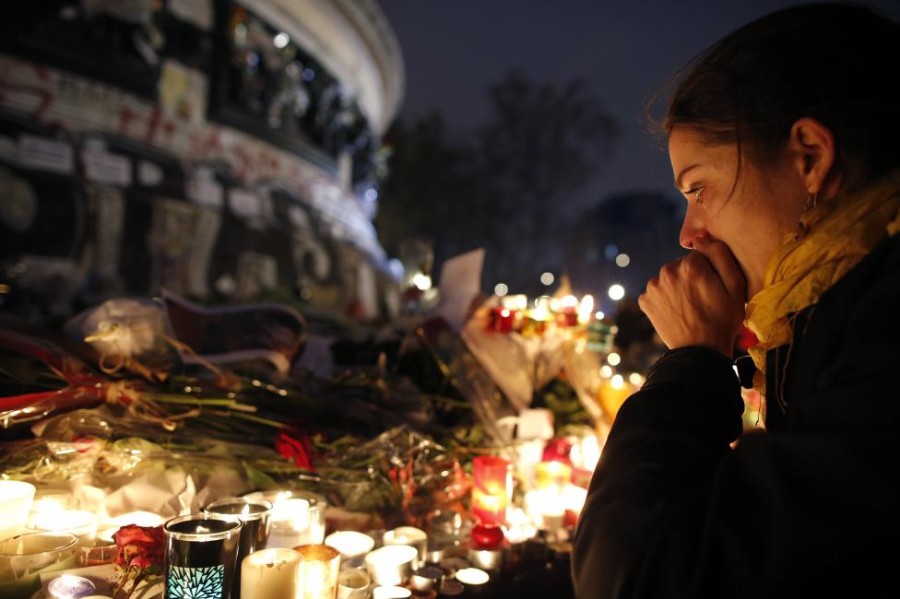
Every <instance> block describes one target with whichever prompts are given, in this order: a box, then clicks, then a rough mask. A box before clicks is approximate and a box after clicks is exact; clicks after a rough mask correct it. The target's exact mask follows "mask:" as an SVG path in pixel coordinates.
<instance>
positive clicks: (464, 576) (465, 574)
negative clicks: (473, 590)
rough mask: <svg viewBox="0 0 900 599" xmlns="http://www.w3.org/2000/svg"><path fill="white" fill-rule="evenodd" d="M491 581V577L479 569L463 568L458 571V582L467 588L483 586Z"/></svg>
mask: <svg viewBox="0 0 900 599" xmlns="http://www.w3.org/2000/svg"><path fill="white" fill-rule="evenodd" d="M490 579H491V576H490V575H489V574H488V573H487V572H485V571H484V570H481V569H479V568H463V569H462V570H457V571H456V580H458V581H460V582H461V583H463V584H464V585H466V586H481V585H483V584H486V583H487V581H488V580H490Z"/></svg>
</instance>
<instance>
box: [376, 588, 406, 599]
mask: <svg viewBox="0 0 900 599" xmlns="http://www.w3.org/2000/svg"><path fill="white" fill-rule="evenodd" d="M406 597H412V591H411V590H409V589H406V588H403V587H398V586H378V587H375V588H374V589H372V599H405V598H406Z"/></svg>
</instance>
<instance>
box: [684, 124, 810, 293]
mask: <svg viewBox="0 0 900 599" xmlns="http://www.w3.org/2000/svg"><path fill="white" fill-rule="evenodd" d="M669 158H670V160H671V162H672V172H673V174H674V176H675V187H676V188H677V189H678V190H679V191H680V192H681V193H682V194H683V195H684V196H685V198H686V199H687V201H688V207H687V212H686V213H685V217H684V223H683V224H682V226H681V234H680V237H679V242H680V243H681V245H682V247H684V248H686V249H692V248H693V246H694V242H695V241H696V240H697V239H699V238H702V237H709V238H712V239H717V240H719V241H721V242H723V243H724V244H725V245H727V246H728V247H729V248H730V249H731V252H732V253H733V254H734V256H735V258H736V259H737V261H738V264H740V266H741V269H742V270H743V272H744V276H745V277H746V278H747V298H748V299H749V298H750V297H752V296H753V295H754V294H755V293H756V292H758V291H759V290H760V289H762V285H763V277H764V275H765V271H766V265H767V264H768V262H769V258H771V257H772V254H773V252H774V251H775V248H776V247H778V245H779V243H780V242H781V240H782V238H783V237H784V235H785V234H786V233H789V232H790V231H793V230H794V229H795V228H796V226H797V223H798V221H799V219H800V215H801V213H802V209H803V204H804V202H805V200H806V193H805V189H804V186H803V182H802V179H801V178H800V176H799V173H797V172H796V169H795V168H794V166H793V163H792V162H791V159H790V157H789V156H788V154H787V153H785V155H784V157H781V158H778V159H777V160H773V161H771V162H772V164H771V165H768V166H765V167H758V166H756V165H754V164H753V163H752V162H751V161H750V160H748V159H747V158H746V156H745V157H744V159H743V162H742V163H741V169H740V172H739V171H738V164H739V161H740V159H741V156H740V155H739V153H738V146H737V144H734V143H726V144H710V143H709V142H708V141H706V140H704V138H703V137H702V135H701V134H699V133H698V132H697V131H696V130H695V129H692V128H690V127H687V126H679V127H676V128H675V129H674V130H673V131H672V133H671V135H670V136H669ZM698 199H699V201H698Z"/></svg>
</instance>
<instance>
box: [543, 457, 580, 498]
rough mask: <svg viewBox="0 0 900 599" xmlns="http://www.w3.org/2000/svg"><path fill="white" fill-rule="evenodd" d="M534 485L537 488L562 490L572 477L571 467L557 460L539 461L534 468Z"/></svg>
mask: <svg viewBox="0 0 900 599" xmlns="http://www.w3.org/2000/svg"><path fill="white" fill-rule="evenodd" d="M534 473H535V486H536V487H537V488H538V489H547V488H551V489H556V490H558V491H559V490H562V488H563V487H564V486H566V485H567V484H568V483H569V480H570V479H571V478H572V467H571V466H569V465H568V464H565V463H563V462H560V461H558V460H549V461H543V462H539V463H538V464H537V466H535V468H534Z"/></svg>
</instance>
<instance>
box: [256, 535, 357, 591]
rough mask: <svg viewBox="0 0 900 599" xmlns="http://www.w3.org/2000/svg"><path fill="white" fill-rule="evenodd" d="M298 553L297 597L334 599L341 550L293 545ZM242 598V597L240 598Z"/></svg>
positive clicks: (317, 545) (323, 546)
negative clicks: (298, 588) (298, 587)
mask: <svg viewBox="0 0 900 599" xmlns="http://www.w3.org/2000/svg"><path fill="white" fill-rule="evenodd" d="M294 551H296V552H297V553H298V554H299V555H300V565H299V566H298V570H297V581H298V583H299V585H300V590H299V592H298V593H297V599H334V597H335V596H336V595H337V585H338V571H339V570H340V566H341V552H340V551H338V550H337V549H335V548H334V547H330V546H328V545H321V544H313V545H300V546H298V547H294ZM242 599H243V598H242Z"/></svg>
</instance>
